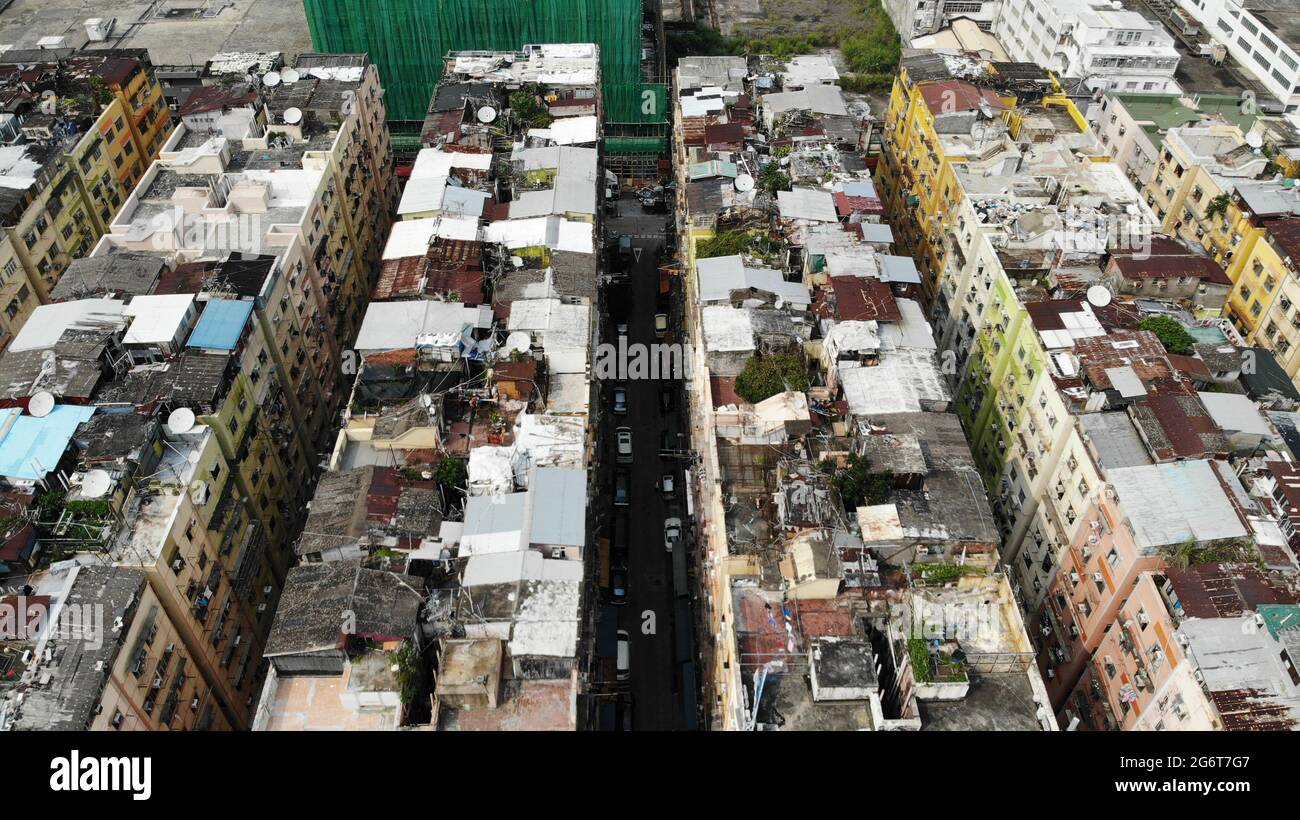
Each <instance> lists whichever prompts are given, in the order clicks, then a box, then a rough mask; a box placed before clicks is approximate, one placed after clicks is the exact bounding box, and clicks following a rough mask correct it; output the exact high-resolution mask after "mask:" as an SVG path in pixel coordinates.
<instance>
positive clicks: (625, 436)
mask: <svg viewBox="0 0 1300 820" xmlns="http://www.w3.org/2000/svg"><path fill="white" fill-rule="evenodd" d="M614 438H615V440H616V441H617V442H618V456H617V461H618V463H619V464H631V463H632V428H631V427H620V428H618V429H617V430H615V431H614Z"/></svg>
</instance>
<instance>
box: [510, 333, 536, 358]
mask: <svg viewBox="0 0 1300 820" xmlns="http://www.w3.org/2000/svg"><path fill="white" fill-rule="evenodd" d="M532 349H533V337H531V336H529V335H528V334H527V333H525V332H524V331H522V330H516V331H515V332H514V333H511V334H510V335H509V336H507V337H506V344H505V347H504V348H503V351H504V352H505V353H506V354H507V355H509V354H510V353H514V352H516V351H517V352H519V353H527V352H528V351H530V350H532Z"/></svg>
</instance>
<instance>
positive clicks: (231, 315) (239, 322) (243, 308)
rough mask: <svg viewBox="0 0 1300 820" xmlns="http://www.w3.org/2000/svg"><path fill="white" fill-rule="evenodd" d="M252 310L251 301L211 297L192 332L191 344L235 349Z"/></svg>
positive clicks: (211, 347)
mask: <svg viewBox="0 0 1300 820" xmlns="http://www.w3.org/2000/svg"><path fill="white" fill-rule="evenodd" d="M252 312H253V303H252V302H251V301H247V302H246V301H242V300H236V299H209V300H208V302H207V305H206V306H205V307H204V308H203V315H202V316H200V317H199V323H198V325H197V326H196V327H195V328H194V332H193V333H191V334H190V341H189V343H188V344H189V346H190V347H201V348H203V349H205V350H234V349H235V345H237V344H239V337H240V336H242V335H243V333H244V325H245V324H246V323H247V322H248V314H250V313H252Z"/></svg>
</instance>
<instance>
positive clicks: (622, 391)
mask: <svg viewBox="0 0 1300 820" xmlns="http://www.w3.org/2000/svg"><path fill="white" fill-rule="evenodd" d="M614 415H616V416H626V415H627V388H626V387H624V386H623V385H621V384H620V385H618V386H617V387H615V388H614Z"/></svg>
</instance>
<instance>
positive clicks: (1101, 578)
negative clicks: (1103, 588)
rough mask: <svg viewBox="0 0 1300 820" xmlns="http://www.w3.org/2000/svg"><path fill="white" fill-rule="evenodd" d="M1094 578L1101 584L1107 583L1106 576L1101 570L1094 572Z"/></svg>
mask: <svg viewBox="0 0 1300 820" xmlns="http://www.w3.org/2000/svg"><path fill="white" fill-rule="evenodd" d="M1092 580H1094V581H1096V582H1097V583H1099V584H1104V583H1106V576H1104V575H1102V574H1101V573H1100V572H1094V573H1093V574H1092Z"/></svg>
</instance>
